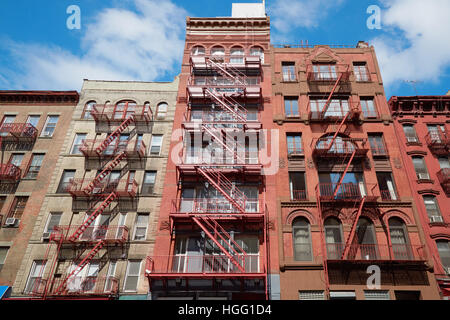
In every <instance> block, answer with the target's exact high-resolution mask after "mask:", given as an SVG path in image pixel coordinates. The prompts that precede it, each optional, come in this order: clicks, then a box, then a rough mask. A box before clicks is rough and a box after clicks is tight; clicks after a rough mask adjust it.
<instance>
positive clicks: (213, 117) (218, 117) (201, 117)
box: [184, 110, 260, 129]
mask: <svg viewBox="0 0 450 320" xmlns="http://www.w3.org/2000/svg"><path fill="white" fill-rule="evenodd" d="M184 121H185V122H194V123H195V122H197V123H214V124H215V125H216V126H217V125H219V124H221V125H222V127H223V128H224V129H226V128H236V126H240V127H242V124H243V122H239V121H236V118H235V117H233V116H231V115H230V113H229V112H225V111H222V110H218V111H206V110H191V111H189V112H187V113H185V114H184ZM259 121H260V115H259V113H258V112H254V113H252V112H248V110H247V118H246V122H245V123H248V122H255V123H256V122H259ZM238 128H239V127H238Z"/></svg>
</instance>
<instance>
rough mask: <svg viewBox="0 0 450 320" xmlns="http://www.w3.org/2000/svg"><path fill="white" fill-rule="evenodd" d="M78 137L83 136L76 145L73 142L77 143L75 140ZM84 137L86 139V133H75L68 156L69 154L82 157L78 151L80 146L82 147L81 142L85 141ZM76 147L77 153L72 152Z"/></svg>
mask: <svg viewBox="0 0 450 320" xmlns="http://www.w3.org/2000/svg"><path fill="white" fill-rule="evenodd" d="M79 136H84V138H82V139H81V140H80V141H79V143H78V144H75V142H77V138H78V137H79ZM86 137H87V133H81V132H77V133H75V136H74V138H73V141H72V146H71V147H70V153H69V154H71V155H82V154H83V153H82V152H81V151H80V146H81V145H82V142H83V140H86ZM76 146H78V147H77V151H78V152H74V151H75V147H76Z"/></svg>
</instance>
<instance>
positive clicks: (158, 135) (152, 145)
mask: <svg viewBox="0 0 450 320" xmlns="http://www.w3.org/2000/svg"><path fill="white" fill-rule="evenodd" d="M155 137H161V141H160V143H159V152H158V153H157V154H156V153H152V148H153V147H156V146H157V145H154V144H153V142H154V141H155V140H154V138H155ZM163 139H164V135H162V134H155V135H152V141H151V143H150V150H149V151H150V152H149V153H150V155H153V156H159V155H161V149H162V144H163Z"/></svg>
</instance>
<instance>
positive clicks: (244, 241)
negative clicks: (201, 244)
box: [206, 234, 260, 273]
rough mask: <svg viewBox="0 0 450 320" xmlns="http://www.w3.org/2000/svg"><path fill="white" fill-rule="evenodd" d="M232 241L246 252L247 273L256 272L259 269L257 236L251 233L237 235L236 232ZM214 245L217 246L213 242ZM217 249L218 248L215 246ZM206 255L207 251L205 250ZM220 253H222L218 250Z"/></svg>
mask: <svg viewBox="0 0 450 320" xmlns="http://www.w3.org/2000/svg"><path fill="white" fill-rule="evenodd" d="M234 241H235V242H236V244H237V245H238V246H240V247H241V248H242V249H243V250H244V251H245V252H246V253H247V254H246V257H245V259H244V263H245V271H246V272H249V273H257V272H260V270H259V240H258V237H257V236H251V235H239V234H236V235H235V237H234ZM214 247H217V246H216V245H215V244H214ZM217 249H218V248H217ZM206 254H207V255H208V254H209V252H206ZM220 254H221V255H222V254H223V253H222V252H220Z"/></svg>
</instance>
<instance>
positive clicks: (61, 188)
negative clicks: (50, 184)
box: [56, 170, 75, 193]
mask: <svg viewBox="0 0 450 320" xmlns="http://www.w3.org/2000/svg"><path fill="white" fill-rule="evenodd" d="M74 176H75V170H64V172H63V174H62V175H61V180H60V181H59V185H58V189H57V191H56V193H67V188H68V187H69V184H70V181H71V180H72V179H73V177H74Z"/></svg>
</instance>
